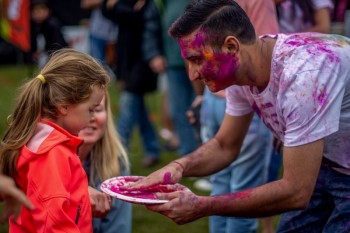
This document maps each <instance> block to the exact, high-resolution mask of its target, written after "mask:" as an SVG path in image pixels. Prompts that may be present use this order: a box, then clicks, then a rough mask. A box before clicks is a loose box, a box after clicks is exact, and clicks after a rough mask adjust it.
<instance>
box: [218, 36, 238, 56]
mask: <svg viewBox="0 0 350 233" xmlns="http://www.w3.org/2000/svg"><path fill="white" fill-rule="evenodd" d="M222 46H223V47H222V50H223V51H226V52H229V53H235V54H236V53H238V52H239V46H240V43H239V41H238V39H237V38H236V37H234V36H227V37H226V38H225V41H224V44H223V45H222Z"/></svg>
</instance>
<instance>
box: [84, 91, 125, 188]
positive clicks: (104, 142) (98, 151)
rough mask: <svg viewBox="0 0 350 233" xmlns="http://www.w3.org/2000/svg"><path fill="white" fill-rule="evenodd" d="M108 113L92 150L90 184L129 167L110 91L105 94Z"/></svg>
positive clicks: (119, 173)
mask: <svg viewBox="0 0 350 233" xmlns="http://www.w3.org/2000/svg"><path fill="white" fill-rule="evenodd" d="M105 108H106V113H107V122H106V129H105V132H104V134H103V136H102V137H101V138H100V139H99V140H98V141H97V142H96V143H95V145H94V147H93V148H92V150H91V152H90V160H91V163H90V164H91V165H90V179H89V180H90V184H92V186H94V187H95V186H96V184H97V183H99V182H101V181H104V180H106V179H108V178H112V177H115V176H119V175H121V170H122V168H126V169H129V159H128V156H127V153H126V150H125V148H124V146H123V145H122V143H121V140H120V138H119V135H118V133H117V131H116V129H115V125H114V123H113V113H112V110H111V106H110V97H109V94H108V92H106V94H105Z"/></svg>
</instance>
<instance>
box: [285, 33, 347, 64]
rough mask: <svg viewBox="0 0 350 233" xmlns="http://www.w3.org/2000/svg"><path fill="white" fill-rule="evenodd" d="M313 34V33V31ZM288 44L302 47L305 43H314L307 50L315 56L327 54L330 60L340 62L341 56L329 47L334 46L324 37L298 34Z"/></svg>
mask: <svg viewBox="0 0 350 233" xmlns="http://www.w3.org/2000/svg"><path fill="white" fill-rule="evenodd" d="M311 34H312V33H311ZM286 44H288V45H292V46H296V47H301V46H304V45H312V46H311V47H310V46H308V47H307V52H308V53H309V54H311V55H313V56H319V55H320V54H327V59H328V60H329V61H330V62H339V61H340V59H339V57H338V56H337V55H336V54H335V53H334V52H333V51H332V50H331V49H329V47H331V46H333V45H332V44H330V43H329V42H328V40H325V39H324V38H322V37H309V36H307V35H306V36H302V35H298V34H296V35H295V36H294V37H293V38H292V39H290V40H288V41H286Z"/></svg>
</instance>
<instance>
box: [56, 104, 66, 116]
mask: <svg viewBox="0 0 350 233" xmlns="http://www.w3.org/2000/svg"><path fill="white" fill-rule="evenodd" d="M57 112H58V114H61V115H63V116H65V115H67V113H68V106H67V105H63V104H59V105H58V106H57Z"/></svg>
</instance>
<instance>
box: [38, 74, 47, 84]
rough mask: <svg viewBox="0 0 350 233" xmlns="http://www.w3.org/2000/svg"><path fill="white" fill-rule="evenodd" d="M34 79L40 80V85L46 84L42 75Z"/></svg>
mask: <svg viewBox="0 0 350 233" xmlns="http://www.w3.org/2000/svg"><path fill="white" fill-rule="evenodd" d="M36 78H37V79H40V81H41V83H42V84H45V83H46V80H45V77H44V75H42V74H39V75H38V76H36Z"/></svg>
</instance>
